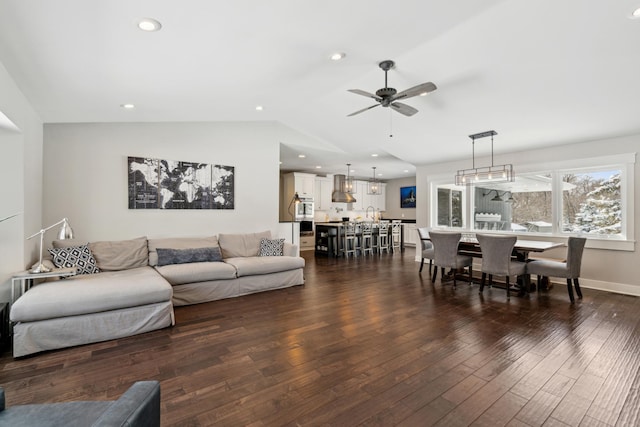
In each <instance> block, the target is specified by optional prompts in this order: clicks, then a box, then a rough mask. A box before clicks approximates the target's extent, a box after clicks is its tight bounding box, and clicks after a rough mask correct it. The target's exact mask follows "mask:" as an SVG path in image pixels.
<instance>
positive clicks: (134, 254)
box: [53, 237, 149, 271]
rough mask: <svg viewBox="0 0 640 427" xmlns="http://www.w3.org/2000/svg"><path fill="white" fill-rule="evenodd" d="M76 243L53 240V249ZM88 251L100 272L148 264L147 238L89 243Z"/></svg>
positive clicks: (76, 242) (74, 241) (75, 241)
mask: <svg viewBox="0 0 640 427" xmlns="http://www.w3.org/2000/svg"><path fill="white" fill-rule="evenodd" d="M77 244H78V241H77V240H75V239H72V240H54V241H53V247H54V248H66V247H69V246H74V245H77ZM89 249H91V253H92V254H93V256H94V258H95V259H96V263H97V264H98V268H100V270H101V271H118V270H127V269H130V268H137V267H144V266H146V265H147V264H148V263H149V249H148V248H147V238H146V237H138V238H136V239H131V240H110V241H101V242H90V243H89Z"/></svg>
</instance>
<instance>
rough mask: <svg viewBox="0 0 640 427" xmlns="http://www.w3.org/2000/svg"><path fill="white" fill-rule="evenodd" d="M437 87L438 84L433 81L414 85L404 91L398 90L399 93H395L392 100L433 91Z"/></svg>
mask: <svg viewBox="0 0 640 427" xmlns="http://www.w3.org/2000/svg"><path fill="white" fill-rule="evenodd" d="M436 89H437V87H436V85H434V84H433V83H431V82H428V83H422V84H420V85H418V86H414V87H412V88H409V89H407V90H403V91H402V92H398V93H397V94H395V96H393V97H392V99H391V100H392V101H395V100H396V99H407V98H411V97H413V96H416V95H422V94H423V93H429V92H433V91H434V90H436Z"/></svg>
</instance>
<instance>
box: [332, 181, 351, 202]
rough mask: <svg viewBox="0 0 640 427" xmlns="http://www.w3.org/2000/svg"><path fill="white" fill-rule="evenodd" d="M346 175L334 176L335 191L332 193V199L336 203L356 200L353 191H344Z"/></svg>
mask: <svg viewBox="0 0 640 427" xmlns="http://www.w3.org/2000/svg"><path fill="white" fill-rule="evenodd" d="M345 179H346V178H345V176H344V175H334V176H333V193H331V201H332V202H335V203H353V202H355V201H356V199H355V197H353V195H352V194H351V193H347V192H346V191H344V182H345Z"/></svg>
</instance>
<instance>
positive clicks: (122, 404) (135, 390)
mask: <svg viewBox="0 0 640 427" xmlns="http://www.w3.org/2000/svg"><path fill="white" fill-rule="evenodd" d="M93 425H94V426H114V425H118V426H120V425H122V426H136V427H159V426H160V383H159V382H158V381H138V382H136V383H135V384H133V385H132V386H131V387H129V389H128V390H127V391H126V392H125V393H124V394H123V395H122V396H120V398H119V399H118V400H116V401H115V402H113V403H112V404H111V406H109V408H108V409H107V410H106V411H104V413H103V414H102V415H101V416H100V418H98V419H97V420H96V422H95V423H94V424H93Z"/></svg>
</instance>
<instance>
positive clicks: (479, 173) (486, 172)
mask: <svg viewBox="0 0 640 427" xmlns="http://www.w3.org/2000/svg"><path fill="white" fill-rule="evenodd" d="M497 134H498V133H497V132H496V131H495V130H488V131H486V132H480V133H475V134H473V135H469V138H471V153H472V154H471V155H472V159H473V160H472V161H473V163H472V168H471V169H460V170H458V172H457V173H456V176H455V183H456V185H475V184H481V183H485V182H513V181H515V179H516V176H515V173H514V171H513V165H512V164H504V165H494V164H493V137H494V136H495V135H497ZM487 136H490V137H491V166H484V167H479V168H477V167H476V156H475V142H476V139H480V138H485V137H487Z"/></svg>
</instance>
